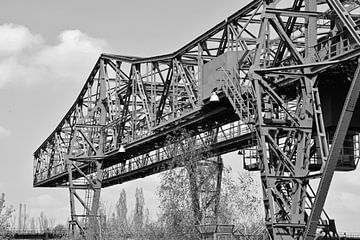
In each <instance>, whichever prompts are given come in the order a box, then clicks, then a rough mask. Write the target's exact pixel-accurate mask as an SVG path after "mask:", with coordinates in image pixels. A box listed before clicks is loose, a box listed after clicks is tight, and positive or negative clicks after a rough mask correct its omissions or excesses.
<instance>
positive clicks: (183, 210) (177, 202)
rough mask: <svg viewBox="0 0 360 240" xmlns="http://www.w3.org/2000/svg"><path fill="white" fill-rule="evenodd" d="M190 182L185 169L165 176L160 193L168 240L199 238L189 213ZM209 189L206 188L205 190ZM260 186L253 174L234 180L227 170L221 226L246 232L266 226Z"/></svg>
mask: <svg viewBox="0 0 360 240" xmlns="http://www.w3.org/2000/svg"><path fill="white" fill-rule="evenodd" d="M208 171H211V170H209V169H208ZM197 176H198V177H199V176H200V177H199V179H200V181H198V182H199V183H201V176H202V175H201V174H199V173H198V174H197ZM189 181H190V180H189V178H188V176H187V170H186V169H185V168H177V169H172V170H170V171H167V172H165V173H163V174H162V176H161V182H160V187H159V188H158V191H157V194H158V196H159V198H160V208H161V217H160V221H162V222H163V223H164V225H165V227H164V230H165V232H164V234H165V239H184V240H185V239H195V238H196V233H195V232H194V228H192V226H193V224H194V221H193V217H194V214H193V213H192V211H190V210H189V209H191V207H190V206H191V197H190V188H189V185H190V183H189ZM206 187H207V186H206V185H205V189H206ZM257 187H258V185H257V184H256V183H255V180H254V178H253V176H252V175H251V174H250V173H249V172H241V173H239V174H238V176H237V177H236V178H235V179H234V178H233V177H232V175H231V169H229V168H225V170H224V171H223V176H222V188H221V195H220V202H219V206H218V207H219V209H218V223H219V224H234V225H235V226H236V228H238V229H242V230H243V229H246V231H247V232H248V233H251V232H252V231H254V230H255V229H256V228H257V227H258V226H259V225H263V214H262V209H263V208H262V204H261V198H260V194H259V192H258V188H257ZM210 189H212V188H209V190H210ZM201 210H202V209H201ZM202 211H203V210H202ZM203 212H204V211H203ZM202 215H204V214H203V213H202Z"/></svg>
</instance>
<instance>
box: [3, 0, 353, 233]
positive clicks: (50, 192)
mask: <svg viewBox="0 0 360 240" xmlns="http://www.w3.org/2000/svg"><path fill="white" fill-rule="evenodd" d="M225 2H226V3H225V4H224V1H217V0H197V1H190V0H182V1H173V0H153V1H140V0H127V1H125V0H102V1H100V0H96V1H95V0H93V1H88V0H76V1H70V0H63V1H55V0H1V9H0V152H1V157H0V161H1V166H0V192H5V193H6V201H7V204H8V205H9V204H12V205H14V207H15V208H18V205H19V203H25V204H27V208H28V209H29V211H30V213H31V215H32V216H34V217H36V216H38V215H39V213H40V212H41V211H44V212H45V213H46V214H47V215H48V216H52V217H56V220H57V222H58V223H64V222H65V220H66V219H67V218H68V216H69V214H70V211H69V206H68V205H69V204H68V203H69V196H68V191H67V190H64V189H34V188H32V169H33V168H32V164H33V158H32V154H33V152H34V151H35V150H36V148H37V147H38V146H39V145H40V144H41V143H42V142H43V141H44V140H45V138H46V137H47V136H48V135H49V134H50V133H51V132H52V131H53V129H54V128H55V126H56V125H57V124H58V122H59V121H60V120H61V118H62V117H63V116H64V114H65V113H66V112H67V110H68V109H69V108H70V106H71V105H72V103H73V102H74V100H75V97H76V96H77V94H78V93H79V92H80V89H81V87H82V85H83V84H84V82H85V80H86V78H87V76H88V74H89V73H90V71H91V69H92V67H93V65H94V64H95V61H96V59H97V58H98V56H99V55H100V53H102V52H107V53H115V54H116V53H118V54H124V55H126V54H128V55H137V56H151V55H158V54H163V53H168V52H173V51H175V50H177V49H178V48H180V47H181V46H183V45H185V44H186V43H187V42H189V41H191V40H192V39H194V38H195V37H197V36H198V35H200V34H202V33H203V32H205V31H206V30H207V29H209V28H210V27H212V26H213V25H215V24H217V23H218V22H220V21H222V20H223V19H225V18H226V17H227V16H229V15H230V14H232V13H234V12H235V11H237V10H238V9H239V8H240V7H241V6H243V5H244V3H245V1H243V0H226V1H225ZM226 163H229V164H231V165H232V166H233V168H235V170H236V171H242V169H240V167H239V166H240V165H241V164H240V159H238V158H237V156H236V155H235V154H231V155H227V156H226V157H225V164H226ZM158 183H159V179H158V177H157V176H152V177H148V178H146V179H140V180H137V181H134V182H131V183H127V184H123V185H117V186H114V187H111V188H108V189H105V190H103V191H102V196H103V199H104V201H106V202H108V203H109V204H110V205H111V204H114V202H115V201H116V199H117V198H118V196H119V194H120V190H121V189H122V188H125V189H126V190H127V192H128V198H130V199H133V198H134V189H135V187H143V188H144V193H145V202H146V204H147V207H149V208H150V210H151V211H152V213H153V214H155V213H156V205H157V200H156V196H155V189H156V186H157V185H158ZM359 190H360V173H359V171H355V172H352V173H345V174H344V173H342V174H336V176H335V179H334V182H333V184H332V187H331V190H330V196H329V197H328V200H327V204H326V207H327V212H328V213H329V214H330V216H331V217H334V218H336V221H337V225H338V230H339V231H352V232H356V231H357V232H360V220H359V219H358V216H360V191H359ZM130 208H131V207H130Z"/></svg>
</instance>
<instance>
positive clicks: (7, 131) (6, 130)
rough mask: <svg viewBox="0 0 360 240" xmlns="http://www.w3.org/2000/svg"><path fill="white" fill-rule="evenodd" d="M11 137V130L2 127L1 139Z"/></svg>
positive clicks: (0, 130)
mask: <svg viewBox="0 0 360 240" xmlns="http://www.w3.org/2000/svg"><path fill="white" fill-rule="evenodd" d="M10 135H11V132H10V130H8V129H6V128H4V127H2V126H0V139H2V138H6V137H8V136H10Z"/></svg>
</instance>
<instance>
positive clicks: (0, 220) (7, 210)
mask: <svg viewBox="0 0 360 240" xmlns="http://www.w3.org/2000/svg"><path fill="white" fill-rule="evenodd" d="M13 212H14V210H13V208H12V206H10V207H6V206H5V194H4V193H2V194H1V198H0V236H1V233H2V232H3V231H5V230H6V229H7V228H9V220H10V218H11V216H12V213H13Z"/></svg>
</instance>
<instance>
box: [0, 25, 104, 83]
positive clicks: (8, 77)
mask: <svg viewBox="0 0 360 240" xmlns="http://www.w3.org/2000/svg"><path fill="white" fill-rule="evenodd" d="M107 48H108V44H107V43H106V41H104V40H101V39H97V38H93V37H91V36H89V35H87V34H85V33H82V32H81V31H80V30H66V31H64V32H62V33H60V34H59V36H58V42H57V43H56V44H55V45H48V44H46V43H45V41H44V40H43V38H42V37H41V36H40V35H37V34H33V33H31V32H30V30H29V29H27V28H26V27H24V26H19V25H14V24H3V25H0V76H1V77H0V87H2V86H4V85H6V84H10V83H11V84H24V83H26V84H33V83H36V82H43V81H54V82H55V81H56V82H59V81H60V82H62V81H81V82H84V81H85V79H86V78H87V76H88V74H89V73H90V71H91V68H92V67H93V65H94V64H95V61H96V59H97V58H98V57H99V55H100V53H101V52H103V51H104V49H107Z"/></svg>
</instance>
